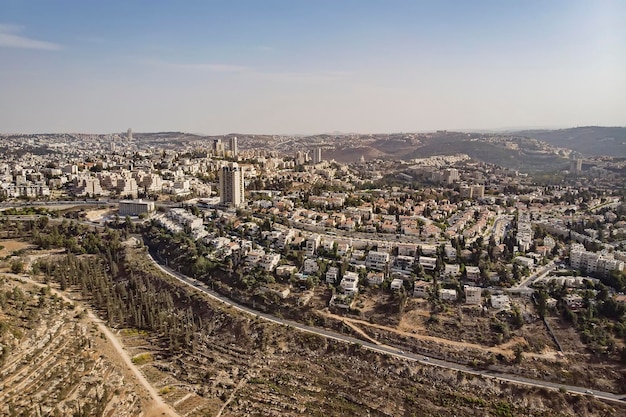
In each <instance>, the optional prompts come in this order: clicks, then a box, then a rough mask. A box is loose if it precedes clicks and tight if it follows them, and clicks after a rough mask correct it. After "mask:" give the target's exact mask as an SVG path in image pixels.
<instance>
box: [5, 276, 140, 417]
mask: <svg viewBox="0 0 626 417" xmlns="http://www.w3.org/2000/svg"><path fill="white" fill-rule="evenodd" d="M0 352H1V353H0V357H1V359H0V415H3V416H49V415H52V416H90V415H99V416H136V415H141V414H142V408H143V406H142V399H141V397H142V395H143V394H142V392H141V391H140V390H139V389H138V388H137V387H136V386H135V385H134V384H133V383H132V382H131V383H129V379H128V378H127V377H126V376H125V373H126V372H127V370H126V369H124V367H123V366H121V365H120V364H119V363H118V362H119V359H118V358H116V357H115V354H114V353H113V354H112V352H111V349H110V348H109V347H108V346H107V342H106V340H104V339H102V338H101V336H100V333H99V332H98V331H97V328H96V327H94V325H93V323H92V322H91V321H90V320H89V318H87V317H86V314H85V312H84V310H82V309H80V308H78V307H77V306H76V305H75V304H70V303H68V302H66V301H64V300H63V299H62V298H60V297H58V296H56V295H55V294H52V293H51V291H50V288H45V287H43V288H42V287H40V286H36V285H31V284H28V283H27V282H26V281H23V280H19V278H18V276H15V275H12V274H2V276H1V277H0Z"/></svg>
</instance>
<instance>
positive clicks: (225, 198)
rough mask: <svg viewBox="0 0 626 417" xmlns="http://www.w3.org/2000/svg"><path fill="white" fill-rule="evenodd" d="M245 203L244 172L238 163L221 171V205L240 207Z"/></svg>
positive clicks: (225, 166) (229, 165)
mask: <svg viewBox="0 0 626 417" xmlns="http://www.w3.org/2000/svg"><path fill="white" fill-rule="evenodd" d="M243 202H244V185H243V170H242V169H241V167H240V166H239V164H237V163H236V162H231V163H229V164H228V165H224V166H223V167H222V169H221V171H220V203H222V204H227V205H231V206H235V207H239V206H241V205H242V204H243Z"/></svg>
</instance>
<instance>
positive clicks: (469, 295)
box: [463, 285, 482, 304]
mask: <svg viewBox="0 0 626 417" xmlns="http://www.w3.org/2000/svg"><path fill="white" fill-rule="evenodd" d="M463 290H464V291H465V304H480V303H482V289H481V288H478V287H471V286H469V285H466V286H465V287H463Z"/></svg>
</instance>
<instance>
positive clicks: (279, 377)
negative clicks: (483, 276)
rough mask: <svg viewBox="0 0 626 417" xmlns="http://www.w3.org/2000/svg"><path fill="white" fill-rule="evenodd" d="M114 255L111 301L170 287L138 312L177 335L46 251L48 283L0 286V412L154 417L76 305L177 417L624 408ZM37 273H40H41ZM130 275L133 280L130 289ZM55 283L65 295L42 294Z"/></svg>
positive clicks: (12, 281)
mask: <svg viewBox="0 0 626 417" xmlns="http://www.w3.org/2000/svg"><path fill="white" fill-rule="evenodd" d="M123 253H124V255H123V271H125V272H120V275H119V276H120V277H123V276H124V274H130V275H129V276H130V277H131V280H128V279H126V280H123V279H120V280H117V281H115V288H116V290H115V291H116V292H115V294H127V295H126V297H127V298H128V300H127V301H129V304H120V306H123V305H127V306H128V305H130V306H133V305H134V304H133V300H134V299H135V298H134V297H138V298H141V299H150V297H151V294H153V293H154V294H163V293H168V294H171V297H169V298H167V297H166V298H165V300H166V301H167V302H166V303H165V304H162V305H161V304H158V303H157V304H153V303H148V304H146V305H147V306H150V308H157V306H161V307H158V308H160V309H161V310H146V314H155V315H157V316H161V315H162V316H163V317H178V320H181V321H176V322H175V321H171V323H176V326H183V327H185V329H186V330H185V331H183V332H178V333H176V332H173V331H172V330H171V329H169V330H168V329H167V328H166V327H163V326H162V325H161V324H155V325H154V328H153V329H151V328H149V326H148V324H147V323H150V322H151V320H153V319H149V320H148V319H141V318H140V317H141V316H142V312H141V311H142V310H141V308H139V307H137V308H135V309H132V308H131V310H130V311H131V312H132V314H131V316H133V315H134V317H135V319H134V320H138V322H139V323H143V325H142V326H139V327H137V326H127V325H126V326H125V325H123V323H124V320H123V319H122V318H120V317H118V316H117V312H116V309H119V308H122V307H116V306H115V304H114V303H113V302H109V304H107V302H106V301H103V300H101V301H100V302H98V300H97V298H98V297H97V296H98V294H106V293H107V291H105V290H106V289H105V288H104V289H103V288H101V289H99V290H98V291H95V289H94V291H92V292H91V293H90V292H88V291H85V290H84V289H82V290H81V287H80V286H79V285H78V284H73V283H72V282H81V281H80V279H74V280H73V281H72V279H71V277H64V276H63V275H62V271H63V269H60V267H63V268H70V267H71V268H76V269H75V271H81V268H84V265H86V264H88V265H92V267H93V270H89V271H87V270H85V271H86V272H85V273H89V274H90V275H94V274H95V275H97V274H100V272H98V271H99V269H98V268H99V266H98V263H97V262H94V259H95V258H93V256H92V255H81V256H78V257H77V258H68V257H66V256H62V255H58V254H57V255H52V256H49V257H48V258H47V259H46V262H45V263H44V262H42V261H41V260H39V261H38V262H40V265H45V267H38V268H37V271H36V272H38V273H36V274H33V273H32V272H31V276H32V278H34V279H36V280H38V281H40V282H42V283H43V282H45V281H50V286H51V289H50V290H47V289H46V287H45V286H44V287H42V286H33V285H31V284H29V283H28V282H27V281H25V280H26V278H22V281H23V282H20V281H19V279H18V278H19V276H15V275H11V274H5V275H4V276H5V278H4V280H3V283H2V288H1V289H0V294H2V295H3V296H4V298H3V300H4V301H3V303H2V310H1V313H0V321H1V322H2V323H5V324H4V325H3V336H2V346H3V349H4V350H3V358H4V359H3V363H2V365H1V367H0V372H1V374H0V375H1V377H0V379H1V381H0V383H1V385H2V391H0V404H2V407H4V408H2V409H1V410H0V414H3V415H15V416H18V415H55V414H56V415H105V416H124V415H142V413H143V415H158V414H154V413H153V414H150V411H149V410H148V411H146V410H147V408H146V407H147V406H146V405H147V404H149V403H150V399H149V395H148V394H147V393H146V390H145V389H144V388H142V387H141V385H140V384H138V383H136V382H135V381H136V378H134V377H133V375H132V374H131V373H130V372H129V366H128V364H127V365H126V366H124V362H123V361H121V360H120V357H119V355H118V354H116V353H115V351H114V350H112V348H111V345H110V344H108V343H106V340H105V337H107V336H106V335H105V334H104V333H103V332H101V331H99V330H98V329H99V328H98V327H96V322H95V321H94V320H93V319H91V318H90V315H89V314H88V313H85V312H84V311H85V310H83V306H87V305H90V308H89V310H91V311H94V312H95V313H97V314H98V315H99V316H100V317H102V318H103V319H107V317H108V321H109V323H110V326H113V330H114V333H115V334H116V335H117V336H118V337H119V338H120V339H121V341H122V343H123V345H124V346H125V353H126V355H127V357H128V359H131V362H132V366H133V367H136V368H138V369H139V370H140V371H141V373H142V374H143V376H145V378H146V379H147V381H148V382H149V383H150V385H151V386H152V388H153V390H154V391H155V392H158V394H159V395H160V396H161V397H162V398H163V399H164V400H165V402H166V403H167V404H169V406H170V407H171V408H172V409H173V410H174V411H175V413H176V414H177V415H180V416H322V415H323V416H328V415H342V416H422V415H430V416H437V415H440V416H448V415H452V414H453V415H457V416H517V415H519V416H574V415H576V416H592V415H593V416H596V415H598V416H613V415H621V414H624V413H625V412H626V407H623V406H620V405H615V404H607V403H604V402H601V401H599V400H597V399H595V398H594V397H592V396H578V395H570V394H565V393H562V392H558V391H551V390H545V389H538V388H532V387H524V386H518V385H513V384H507V383H503V382H499V381H497V380H494V379H491V378H488V377H478V376H472V375H468V374H464V373H460V372H457V371H450V370H442V369H439V368H437V367H433V366H428V365H421V364H418V363H413V362H406V361H404V360H400V359H397V358H394V357H390V356H387V355H381V354H376V353H373V352H370V351H367V350H365V349H363V348H361V347H360V345H356V344H345V343H340V342H336V341H332V340H329V339H325V338H322V337H319V336H314V335H310V334H304V333H300V332H295V331H293V330H292V329H290V328H286V327H284V326H280V325H276V324H272V323H268V322H265V321H263V320H262V319H260V318H258V317H255V316H250V315H244V314H243V313H240V312H238V311H236V310H234V309H232V308H230V307H226V306H224V305H222V304H219V303H217V302H215V301H212V300H211V299H209V298H207V296H205V295H203V294H201V293H200V292H198V291H196V290H192V289H189V288H188V287H184V286H182V285H181V284H179V283H178V282H177V281H175V280H174V279H172V278H170V277H168V276H166V275H165V274H164V273H162V272H160V271H159V270H158V269H156V267H154V266H153V265H151V264H150V263H149V261H148V260H147V259H146V255H145V252H144V251H143V249H142V248H136V249H135V248H131V247H126V248H124V249H123ZM26 256H28V255H26ZM81 262H82V263H81ZM85 262H86V264H85ZM101 266H103V267H105V268H106V266H105V265H104V264H101ZM48 270H49V271H51V272H50V273H51V274H52V275H47V272H45V273H44V271H48ZM59 271H61V272H59ZM59 273H61V275H58V274H59ZM77 273H78V272H77ZM55 274H57V275H55ZM138 275H140V276H141V277H143V278H142V279H145V280H144V281H137V282H139V284H135V283H134V282H135V281H133V280H134V279H136V277H137V276H138ZM54 277H61V278H62V279H61V281H57V280H56V278H54ZM133 277H134V278H133ZM66 278H67V280H66ZM98 282H99V285H105V283H106V281H104V280H100V281H98ZM135 285H141V287H139V288H135V287H134V286H135ZM61 286H63V287H64V291H63V292H62V294H64V295H66V296H67V297H71V300H72V301H73V302H72V303H68V302H67V301H63V299H61V298H59V297H58V296H56V295H55V294H54V291H55V290H57V289H58V290H60V289H61ZM124 287H125V289H123V290H122V288H124ZM42 288H43V289H42ZM136 290H139V291H137V292H135V291H136ZM110 291H111V290H109V293H111V292H110ZM124 308H126V307H124ZM191 313H193V317H194V319H193V323H192V322H191V321H190V320H191V317H192V316H191ZM154 320H155V323H159V321H158V320H157V319H154ZM170 320H171V319H170ZM185 323H187V324H185ZM140 327H141V328H140ZM5 346H6V347H8V349H6V348H4V347H5ZM107 346H108V347H107ZM4 352H7V353H4Z"/></svg>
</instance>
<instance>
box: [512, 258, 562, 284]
mask: <svg viewBox="0 0 626 417" xmlns="http://www.w3.org/2000/svg"><path fill="white" fill-rule="evenodd" d="M557 262H559V259H558V258H557V259H553V260H552V261H550V263H548V264H547V265H544V266H542V267H541V268H539V269H538V270H537V271H535V272H534V273H532V274H530V276H529V277H528V278H526V279H525V280H523V281H522V282H520V283H519V284H518V285H516V286H515V287H513V289H516V290H521V289H526V288H528V287H530V285H531V284H532V283H533V282H535V280H537V279H539V278H543V277H545V276H546V275H548V274H549V273H550V272H552V271H554V270H555V269H556V263H557Z"/></svg>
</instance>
